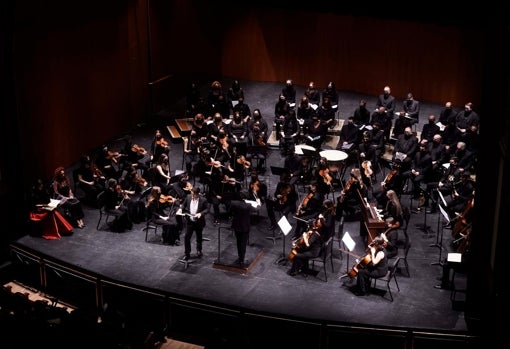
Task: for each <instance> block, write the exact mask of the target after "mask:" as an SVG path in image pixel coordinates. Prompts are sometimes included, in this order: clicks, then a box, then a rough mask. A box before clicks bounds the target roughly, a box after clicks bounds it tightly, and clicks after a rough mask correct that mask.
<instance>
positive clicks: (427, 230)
mask: <svg viewBox="0 0 510 349" xmlns="http://www.w3.org/2000/svg"><path fill="white" fill-rule="evenodd" d="M424 195H425V201H427V199H429V195H428V194H427V192H426V191H424ZM424 211H425V214H424V215H423V224H416V225H415V227H416V228H418V229H420V230H421V231H423V232H424V233H426V234H434V231H433V230H432V228H431V226H430V225H427V208H426V207H424Z"/></svg>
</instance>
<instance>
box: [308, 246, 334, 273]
mask: <svg viewBox="0 0 510 349" xmlns="http://www.w3.org/2000/svg"><path fill="white" fill-rule="evenodd" d="M328 259H329V260H330V261H331V271H332V272H334V271H335V268H334V265H333V236H331V237H330V238H329V239H328V240H327V241H325V242H323V243H322V247H321V252H320V254H319V255H318V256H317V257H315V258H311V259H310V262H311V263H312V264H311V268H312V269H313V270H315V263H321V264H322V266H321V269H322V270H324V280H323V281H324V282H327V281H328V271H327V263H328ZM319 274H320V269H319V270H318V273H317V276H318V275H319Z"/></svg>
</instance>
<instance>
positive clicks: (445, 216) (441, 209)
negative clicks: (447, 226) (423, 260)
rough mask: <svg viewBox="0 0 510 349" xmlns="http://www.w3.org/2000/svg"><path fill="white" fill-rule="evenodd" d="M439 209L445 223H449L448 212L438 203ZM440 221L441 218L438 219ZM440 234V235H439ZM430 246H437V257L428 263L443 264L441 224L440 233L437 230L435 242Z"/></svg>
mask: <svg viewBox="0 0 510 349" xmlns="http://www.w3.org/2000/svg"><path fill="white" fill-rule="evenodd" d="M439 211H440V212H441V216H443V218H444V219H445V221H446V223H450V217H448V213H447V212H446V211H445V210H444V209H443V206H442V205H441V204H439ZM439 221H441V220H439ZM439 235H441V237H440V236H439ZM429 246H430V247H437V248H439V258H438V261H437V262H433V263H430V265H441V266H442V265H443V262H442V261H441V258H442V255H443V226H442V225H441V234H439V230H438V231H437V235H436V243H435V244H431V245H429Z"/></svg>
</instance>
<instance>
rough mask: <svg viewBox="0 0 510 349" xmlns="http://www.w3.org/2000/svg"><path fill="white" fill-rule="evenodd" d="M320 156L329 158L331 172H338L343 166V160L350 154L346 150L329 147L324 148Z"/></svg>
mask: <svg viewBox="0 0 510 349" xmlns="http://www.w3.org/2000/svg"><path fill="white" fill-rule="evenodd" d="M319 154H320V156H321V157H323V158H325V159H326V160H328V168H329V170H330V171H331V172H335V173H338V172H340V170H341V169H342V168H343V165H344V163H343V161H344V160H345V159H347V157H348V156H349V155H348V154H347V153H346V152H344V151H341V150H334V149H328V150H323V151H321V152H320V153H319Z"/></svg>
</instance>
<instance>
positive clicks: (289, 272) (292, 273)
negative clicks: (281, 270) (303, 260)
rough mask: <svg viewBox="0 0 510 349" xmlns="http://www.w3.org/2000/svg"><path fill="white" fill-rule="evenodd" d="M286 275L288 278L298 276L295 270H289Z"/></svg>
mask: <svg viewBox="0 0 510 349" xmlns="http://www.w3.org/2000/svg"><path fill="white" fill-rule="evenodd" d="M287 274H288V275H290V276H296V275H297V274H298V272H297V271H296V270H292V269H289V270H288V271H287Z"/></svg>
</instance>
